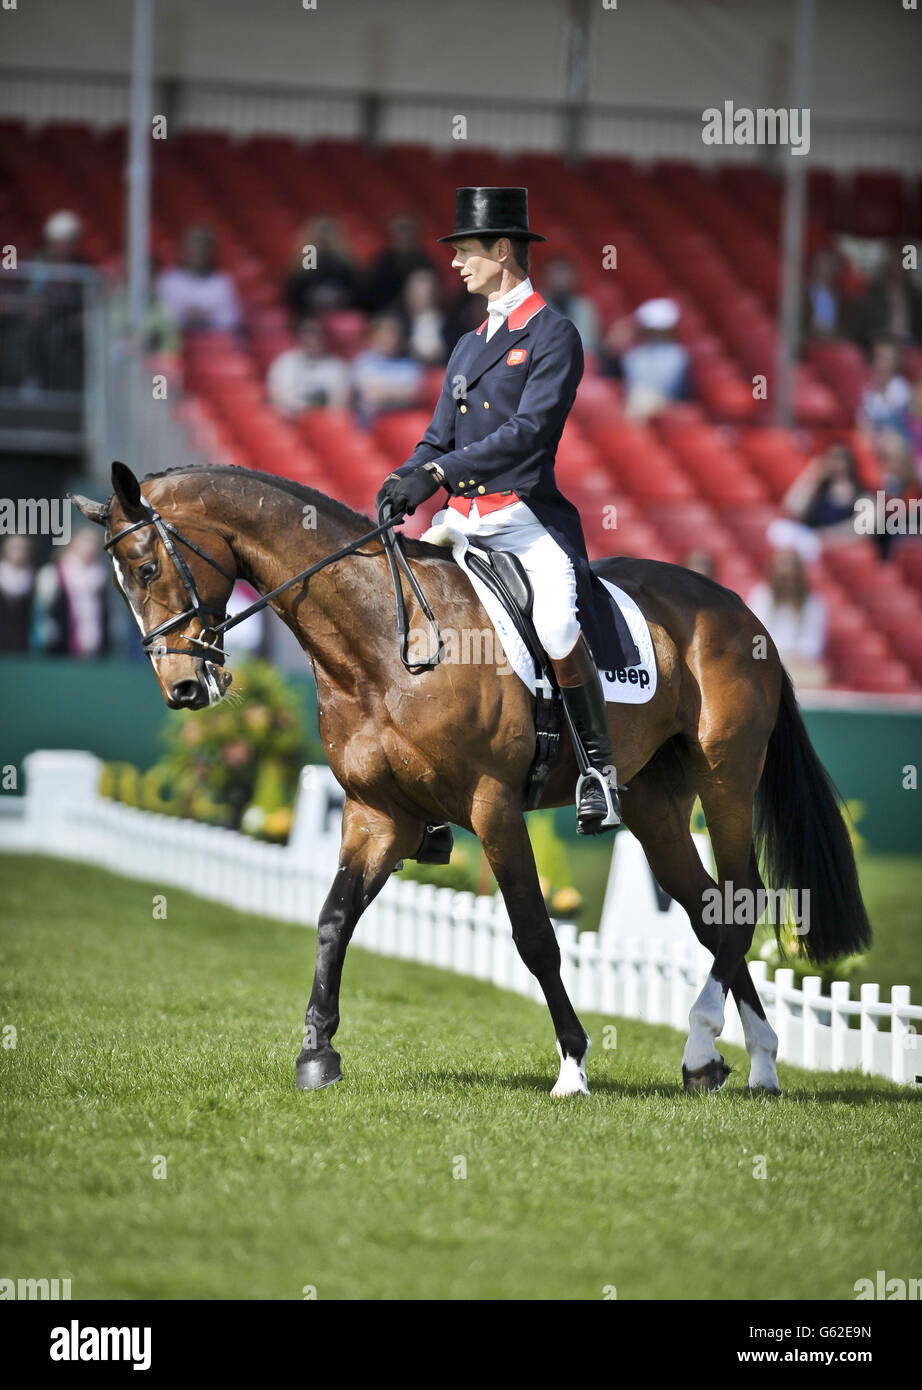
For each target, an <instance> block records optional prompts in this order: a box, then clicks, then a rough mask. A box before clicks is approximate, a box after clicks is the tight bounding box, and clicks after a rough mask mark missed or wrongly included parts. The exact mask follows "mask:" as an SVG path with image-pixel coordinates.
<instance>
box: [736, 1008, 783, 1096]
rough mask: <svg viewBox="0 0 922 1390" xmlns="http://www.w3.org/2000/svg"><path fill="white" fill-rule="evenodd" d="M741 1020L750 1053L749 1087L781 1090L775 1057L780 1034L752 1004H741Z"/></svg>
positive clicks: (747, 1049)
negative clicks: (761, 1016)
mask: <svg viewBox="0 0 922 1390" xmlns="http://www.w3.org/2000/svg"><path fill="white" fill-rule="evenodd" d="M740 1021H741V1023H742V1025H743V1036H744V1038H745V1039H746V1051H747V1052H748V1053H749V1087H750V1090H751V1089H753V1088H754V1087H760V1086H764V1087H765V1089H766V1090H768V1091H777V1090H780V1087H779V1085H778V1073H777V1071H776V1070H775V1058H776V1057H777V1056H778V1035H777V1033H776V1032H775V1030H774V1028H773V1027H772V1026H771V1024H770V1023H769V1021H768V1019H767V1018H760V1017H759V1015H758V1014H757V1013H756V1011H755V1009H754V1008H753V1007H752V1006H751V1004H745V1003H743V1004H740Z"/></svg>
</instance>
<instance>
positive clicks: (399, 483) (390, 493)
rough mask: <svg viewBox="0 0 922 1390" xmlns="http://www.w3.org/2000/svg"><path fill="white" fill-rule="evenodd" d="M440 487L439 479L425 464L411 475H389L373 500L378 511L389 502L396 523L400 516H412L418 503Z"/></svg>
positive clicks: (415, 469)
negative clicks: (383, 504)
mask: <svg viewBox="0 0 922 1390" xmlns="http://www.w3.org/2000/svg"><path fill="white" fill-rule="evenodd" d="M440 487H441V483H440V481H439V479H438V478H437V477H436V475H435V473H434V472H433V471H432V470H431V469H429V468H427V467H426V466H425V464H424V465H423V466H422V467H421V468H414V470H413V472H412V473H407V474H399V473H390V474H388V476H387V477H386V478H385V479H384V486H383V487H382V488H381V490H380V492H379V493H378V495H377V497H376V498H375V505H376V506H377V508H378V510H379V511H380V509H381V505H382V503H384V502H390V504H391V515H392V516H393V518H394V520H395V521H396V520H397V519H398V518H399V517H402V516H412V515H413V513H414V512H415V511H416V508H417V507H418V506H419V505H420V503H422V502H425V501H426V499H427V498H429V497H431V496H432V494H433V493H434V492H437V491H438V489H439V488H440Z"/></svg>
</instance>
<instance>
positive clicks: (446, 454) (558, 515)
mask: <svg viewBox="0 0 922 1390" xmlns="http://www.w3.org/2000/svg"><path fill="white" fill-rule="evenodd" d="M582 375H583V345H582V342H581V340H580V336H579V334H578V332H577V331H576V329H575V328H574V326H573V324H572V323H571V322H570V320H569V319H566V318H564V317H563V315H562V314H558V313H556V312H555V311H554V310H553V309H551V308H550V306H549V305H547V304H545V302H544V300H543V299H542V298H541V296H540V295H539V294H532V295H530V296H529V298H528V299H526V300H525V301H524V303H522V304H520V305H519V307H518V308H517V309H514V310H513V311H512V313H511V314H510V315H509V317H508V318H507V319H506V321H505V323H504V324H503V326H502V327H501V328H499V329H498V330H497V331H496V333H494V335H493V337H492V338H491V339H490V341H489V342H487V340H486V323H482V324H481V325H480V327H479V328H478V329H476V330H475V331H473V332H471V333H465V334H464V336H463V337H462V338H460V339H459V340H458V342H457V343H456V345H455V348H454V351H453V352H452V354H451V357H450V358H449V361H448V366H447V368H446V371H445V382H444V384H443V386H442V393H441V395H440V397H439V401H438V405H437V406H436V408H435V414H434V415H433V417H432V422H431V424H430V425H429V428H428V429H427V430H426V433H425V434H424V435H423V437H422V439H421V440H420V442H419V444H417V446H416V448H415V449H414V451H413V453H412V455H411V457H410V458H409V460H408V461H407V462H406V463H404V464H403V465H401V467H400V468H398V469H396V472H397V473H409V472H411V471H412V470H413V469H414V468H419V467H421V465H422V464H424V463H428V462H429V461H430V460H435V461H436V462H438V464H439V466H440V467H441V469H442V470H443V472H444V474H445V486H446V488H447V489H448V491H449V492H450V493H451V494H452V495H453V496H455V497H466V498H469V499H470V500H472V501H476V500H477V497H478V496H483V495H484V494H486V493H497V492H506V491H509V490H512V491H513V492H515V493H516V495H517V496H518V497H520V498H521V500H522V501H523V502H525V503H527V505H528V506H529V507H530V508H531V510H532V511H533V512H534V514H535V516H536V517H537V518H538V520H539V521H540V522H541V524H542V526H544V527H545V529H546V530H547V531H548V532H549V533H550V534H551V536H553V538H554V540H555V541H556V542H557V544H558V545H559V546H560V547H561V549H562V550H564V551H565V552H566V553H567V555H568V556H569V557H570V559H571V561H572V562H573V568H574V571H575V574H576V595H577V617H578V618H579V622H580V626H581V627H582V629H583V631H584V632H585V635H586V639H587V641H588V643H589V645H590V647H591V648H592V654H593V656H594V658H595V660H596V664H597V665H599V666H601V667H603V668H604V669H607V670H614V669H617V668H619V667H621V666H624V665H628V666H632V665H636V664H637V662H638V661H639V659H640V658H639V655H638V653H637V649H636V647H635V646H634V643H633V640H632V639H631V636H630V633H629V632H628V630H627V627H626V625H625V624H624V622H623V620H620V621H619V623H618V626H617V628H616V627H615V625H614V624H613V622H612V619H611V616H610V615H611V603H610V600H609V596H608V592H607V590H606V589H605V588H604V587H603V585H602V582H601V580H600V579H599V578H598V577H597V576H596V575H595V574H594V573H593V572H592V570H591V569H590V567H589V559H588V556H587V554H586V542H585V539H584V537H583V528H582V525H581V523H580V519H579V512H578V511H577V510H576V508H575V507H574V505H573V503H572V502H569V501H568V500H567V499H566V497H564V495H563V493H562V492H560V490H559V489H558V487H557V483H556V480H555V478H554V459H555V456H556V453H557V445H558V444H559V443H560V436H561V434H562V433H563V427H564V425H565V423H566V419H567V416H568V415H569V413H570V409H571V407H572V405H573V401H574V400H575V398H576V388H577V387H578V386H579V383H580V380H581V378H582ZM619 617H620V615H619Z"/></svg>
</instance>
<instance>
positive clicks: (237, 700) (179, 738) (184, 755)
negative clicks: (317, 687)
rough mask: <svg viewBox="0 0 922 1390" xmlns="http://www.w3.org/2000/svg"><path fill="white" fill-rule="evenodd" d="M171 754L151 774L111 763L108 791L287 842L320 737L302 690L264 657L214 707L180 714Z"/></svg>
mask: <svg viewBox="0 0 922 1390" xmlns="http://www.w3.org/2000/svg"><path fill="white" fill-rule="evenodd" d="M164 738H165V742H166V745H167V752H166V756H165V757H164V758H163V759H162V760H161V761H160V762H159V763H157V764H155V766H154V767H152V768H151V769H150V770H149V771H148V772H144V773H142V772H139V770H138V769H137V768H134V767H131V765H130V764H125V763H110V764H108V765H107V766H106V768H105V769H104V771H103V777H102V782H101V786H100V790H101V792H102V793H103V795H108V796H113V797H115V798H116V799H118V800H121V801H124V802H126V803H127V804H128V805H132V806H141V807H143V808H144V809H145V810H150V811H158V812H161V813H162V814H165V815H176V816H186V817H188V818H190V819H192V820H199V821H206V822H208V823H209V824H212V825H225V826H229V827H230V828H232V829H234V830H238V829H239V830H243V831H244V832H245V833H247V834H250V835H255V836H258V837H260V838H262V839H269V840H275V841H284V840H286V839H287V838H288V834H289V831H290V830H291V822H292V803H293V799H294V793H295V789H296V787H297V782H298V774H299V772H300V769H301V767H302V766H303V765H304V763H305V762H307V761H309V760H310V755H311V754H312V753H313V755H314V757H315V760H317V761H319V760H320V757H319V755H320V747H319V741H317V740H311V739H309V737H308V736H307V734H306V731H305V728H304V720H303V714H302V710H301V706H300V701H299V699H298V694H297V690H296V689H295V688H294V687H293V686H291V685H290V684H289V683H288V682H287V681H286V680H285V678H284V676H282V675H281V674H280V673H279V672H278V671H276V670H275V668H274V667H272V666H270V665H268V664H267V663H266V662H262V661H249V662H246V663H241V664H240V665H239V666H237V667H235V670H234V684H233V686H232V688H231V693H230V694H229V695H228V696H226V697H225V698H224V699H223V700H222V701H221V702H220V703H219V704H217V705H213V706H211V707H209V708H208V709H204V710H196V711H185V712H184V713H183V714H181V715H180V716H179V717H178V718H177V717H176V716H175V715H174V716H172V717H171V718H170V720H169V722H168V723H167V725H166V729H165V734H164Z"/></svg>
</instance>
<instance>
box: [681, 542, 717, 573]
mask: <svg viewBox="0 0 922 1390" xmlns="http://www.w3.org/2000/svg"><path fill="white" fill-rule="evenodd" d="M682 564H683V565H684V566H685V568H686V569H687V570H694V572H695V574H703V575H704V577H705V578H706V579H713V578H714V577H715V575H714V556H713V555H712V554H711V552H710V551H709V550H704V549H700V548H696V549H694V550H690V551H689V552H688V554H687V555H686V556H685V559H684V560H683V561H682Z"/></svg>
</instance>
